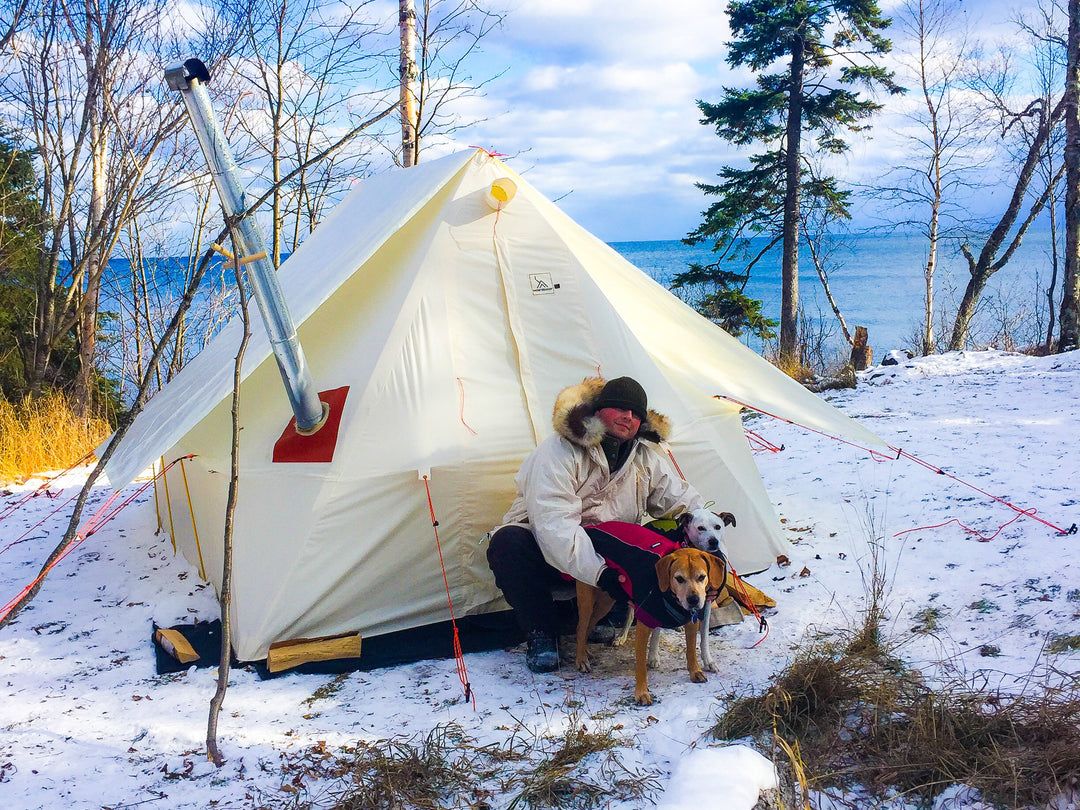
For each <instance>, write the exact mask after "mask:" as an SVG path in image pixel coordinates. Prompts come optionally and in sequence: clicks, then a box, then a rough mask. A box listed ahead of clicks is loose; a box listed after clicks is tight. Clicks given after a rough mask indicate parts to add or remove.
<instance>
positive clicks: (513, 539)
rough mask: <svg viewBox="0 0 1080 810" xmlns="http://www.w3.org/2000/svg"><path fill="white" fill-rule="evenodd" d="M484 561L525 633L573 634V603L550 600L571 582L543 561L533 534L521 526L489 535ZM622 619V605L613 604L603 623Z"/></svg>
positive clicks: (503, 529)
mask: <svg viewBox="0 0 1080 810" xmlns="http://www.w3.org/2000/svg"><path fill="white" fill-rule="evenodd" d="M487 559H488V566H489V567H490V568H491V572H492V573H493V574H494V575H495V584H496V585H498V586H499V589H500V590H501V591H502V592H503V596H504V597H505V598H506V601H507V602H508V603H509V604H510V607H512V608H513V609H514V616H515V618H516V619H517V622H518V624H519V625H520V626H521V629H522V630H523V631H524V632H525V633H526V634H528V633H530V632H532V631H533V630H540V631H543V632H545V633H547V634H549V635H553V636H557V635H560V634H561V633H571V632H573V631H574V628H575V627H576V625H577V603H576V601H574V600H565V601H558V602H556V601H555V599H553V598H552V591H554V590H556V589H563V588H566V587H568V586H572V585H573V584H574V581H573V580H567V579H565V578H564V577H563V575H562V574H560V573H559V571H558V570H557V569H556V568H553V567H552V566H551V565H550V564H549V563H548V561H547V560H545V559H544V554H543V552H541V551H540V546H539V545H537V543H536V538H535V537H533V534H532V532H530V531H529V530H528V529H526V528H523V527H521V526H504V527H503V528H501V529H499V530H498V531H497V532H495V534H493V535H492V536H491V541H490V543H489V545H488V551H487ZM625 616H626V608H625V605H616V606H615V609H613V610H612V611H611V613H609V614H608V615H607V616H606V617H605V618H604V622H605V623H609V622H610V623H612V624H619V623H621V621H622V620H623V619H624V618H625Z"/></svg>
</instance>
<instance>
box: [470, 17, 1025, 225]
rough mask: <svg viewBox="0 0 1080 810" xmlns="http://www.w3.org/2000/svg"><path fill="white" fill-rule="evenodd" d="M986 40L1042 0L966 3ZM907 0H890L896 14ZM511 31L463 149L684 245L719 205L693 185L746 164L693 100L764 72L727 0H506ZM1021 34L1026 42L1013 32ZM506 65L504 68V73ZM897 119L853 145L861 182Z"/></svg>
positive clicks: (486, 61)
mask: <svg viewBox="0 0 1080 810" xmlns="http://www.w3.org/2000/svg"><path fill="white" fill-rule="evenodd" d="M961 5H962V11H961V15H960V16H961V17H963V18H965V19H966V18H967V17H968V12H967V9H972V13H971V15H970V16H971V24H972V27H973V28H974V29H975V31H976V33H977V34H978V36H979V37H980V38H981V39H982V40H983V41H985V42H986V43H988V44H990V43H994V42H998V41H1000V40H1001V39H1002V38H1004V37H1006V36H1008V35H1009V34H1010V32H1011V31H1012V29H1011V27H1010V26H1009V24H1008V21H1009V20H1010V19H1011V18H1013V17H1015V14H1016V11H1017V9H1023V8H1026V9H1028V10H1029V11H1030V9H1031V8H1033V7H1034V4H1033V3H1027V4H1024V3H1018V2H1015V0H989V1H988V2H983V1H982V0H980V2H977V3H976V2H972V0H968V2H966V3H962V4H961ZM896 6H897V3H896V2H883V3H882V8H883V9H884V10H885V12H886V13H891V11H892V10H893V9H894V8H895V7H896ZM496 7H497V8H505V10H506V14H505V20H504V23H503V25H502V27H501V28H500V29H498V30H496V31H494V32H493V33H492V34H490V35H489V36H488V37H487V38H486V39H485V40H484V41H483V43H482V50H483V53H482V54H481V56H480V57H479V58H478V59H477V60H476V61H475V62H473V63H471V64H472V66H473V70H474V76H475V77H477V78H485V77H488V76H496V75H498V74H500V73H501V75H499V76H498V78H496V79H494V80H493V81H491V82H490V84H488V85H486V86H485V89H484V93H483V95H482V96H480V97H478V98H475V99H471V100H469V101H468V102H467V103H465V104H463V105H462V106H461V107H460V108H459V112H461V115H462V118H463V120H466V121H468V120H473V121H478V122H480V123H476V124H474V125H472V126H468V127H466V128H465V129H464V130H462V131H461V132H459V133H457V134H456V135H455V144H456V145H457V146H459V147H460V146H482V147H484V148H487V149H490V150H493V151H495V152H499V153H503V154H506V155H508V156H509V157H510V160H511V165H512V166H513V168H514V169H515V170H516V171H518V172H519V173H523V174H525V175H526V176H527V177H528V178H529V180H530V181H531V182H532V183H534V184H535V185H537V186H538V187H539V188H540V189H541V190H542V191H543V192H544V193H545V194H547V195H548V196H549V197H551V198H553V199H556V200H557V201H558V202H559V204H560V205H561V206H562V207H563V208H564V209H565V210H566V211H567V212H568V213H569V214H570V215H571V216H572V217H574V218H575V219H576V220H578V221H579V222H580V223H581V224H582V225H584V226H585V227H586V228H588V229H590V230H591V231H593V232H594V233H595V234H596V235H598V236H600V237H601V238H602V239H605V240H607V241H634V240H651V239H680V238H682V237H683V236H685V235H686V234H687V233H688V232H690V231H692V230H693V229H694V228H695V227H696V226H697V224H698V222H699V220H700V216H701V212H702V211H704V210H705V208H706V207H707V205H708V201H707V199H706V198H705V196H704V195H703V194H702V193H701V192H700V191H699V190H698V189H697V188H696V187H695V185H694V184H695V183H697V182H711V181H712V180H713V179H714V178H715V176H716V172H717V171H718V170H719V168H720V167H721V166H722V165H724V164H725V162H733V161H737V160H738V155H737V153H735V152H734V151H733V150H732V149H731V147H729V146H728V145H727V144H725V143H724V142H722V141H721V140H720V139H719V138H718V137H717V136H716V135H715V134H713V132H712V129H711V128H710V127H706V126H703V125H702V124H700V123H699V119H700V112H699V110H698V108H697V106H696V100H698V99H703V100H707V101H717V100H719V99H720V98H721V95H722V92H723V88H724V87H725V86H727V87H750V86H751V85H752V81H753V77H752V75H751V74H750V73H749V72H748V71H745V70H739V71H733V70H732V69H731V68H730V67H729V66H728V65H727V64H726V63H725V58H726V55H727V46H726V43H727V41H728V40H729V38H730V34H729V30H728V27H727V18H726V15H725V13H724V8H725V7H726V3H724V2H717V1H716V0H687V2H684V3H679V4H678V5H677V12H676V7H675V6H673V7H672V11H673V12H676V13H666V14H665V13H659V12H658V8H659V7H660V6H659V5H658V4H657V3H656V0H622V2H619V3H617V4H616V3H611V2H608V0H528V1H527V2H526V0H506V2H505V4H504V5H501V6H499V5H497V6H496ZM1013 39H1014V40H1015V37H1013ZM503 71H505V72H503ZM899 125H900V122H899V121H897V120H896V119H894V118H889V117H888V116H886V117H884V118H882V119H880V120H879V122H878V123H877V124H876V125H875V128H874V130H873V132H874V135H875V140H874V141H871V142H865V143H863V142H860V137H858V136H857V137H856V138H855V139H854V140H853V143H852V145H853V149H852V154H851V157H850V159H849V166H850V168H851V172H852V176H857V177H860V178H866V179H868V180H869V179H872V178H873V177H874V176H875V174H877V173H880V170H881V166H882V162H883V161H884V160H885V159H886V158H887V157H888V156H889V155H892V154H895V153H896V151H897V150H898V149H900V148H901V147H899V146H898V145H897V144H896V143H895V141H893V142H890V132H892V131H893V130H894V128H895V127H896V126H899Z"/></svg>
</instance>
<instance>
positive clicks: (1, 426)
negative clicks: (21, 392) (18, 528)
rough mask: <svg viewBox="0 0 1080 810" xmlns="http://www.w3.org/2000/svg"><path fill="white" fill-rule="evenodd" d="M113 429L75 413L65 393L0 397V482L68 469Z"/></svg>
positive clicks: (21, 479)
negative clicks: (12, 398) (16, 398)
mask: <svg viewBox="0 0 1080 810" xmlns="http://www.w3.org/2000/svg"><path fill="white" fill-rule="evenodd" d="M111 431H112V428H111V427H110V426H109V423H108V422H107V421H106V420H104V419H101V418H98V417H95V416H90V417H80V416H76V415H75V413H74V411H73V410H72V408H71V405H70V403H69V402H68V400H67V398H66V397H65V396H64V395H63V394H59V393H52V394H47V395H45V396H42V397H39V398H38V399H29V398H28V399H24V400H22V401H21V402H16V403H11V402H8V401H6V400H3V399H0V483H10V482H12V481H24V480H26V479H27V478H28V477H30V476H31V475H33V474H34V473H38V472H42V471H45V470H64V469H67V468H68V467H70V466H71V465H72V464H74V463H75V462H77V461H78V460H79V459H80V458H82V457H83V456H85V455H86V454H87V453H89V452H90V451H91V450H93V449H94V448H95V447H96V446H97V445H98V444H100V443H101V441H102V440H104V439H105V438H106V437H107V436H108V435H109V433H110V432H111Z"/></svg>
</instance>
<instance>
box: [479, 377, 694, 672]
mask: <svg viewBox="0 0 1080 810" xmlns="http://www.w3.org/2000/svg"><path fill="white" fill-rule="evenodd" d="M552 423H553V425H554V427H555V433H554V435H552V436H549V437H548V438H547V439H545V440H544V441H542V442H540V444H539V445H538V446H537V448H536V449H535V450H534V451H533V452H532V453H530V454H529V456H528V457H527V458H526V459H525V461H524V462H523V463H522V465H521V469H520V470H518V474H517V476H516V477H515V478H514V482H515V484H516V486H517V497H516V498H515V500H514V503H513V505H512V506H511V507H510V510H509V511H508V512H507V513H506V515H505V516H504V517H503V525H502V526H500V527H498V528H497V529H496V530H495V531H494V533H493V534H492V536H491V544H490V546H489V547H488V554H487V557H488V565H490V566H491V570H492V572H493V573H494V574H495V583H496V584H497V585H498V586H499V588H500V589H501V590H502V592H503V595H504V596H505V597H506V601H507V602H509V603H510V606H511V607H512V608H513V609H514V613H515V616H516V618H517V620H518V623H519V624H520V626H521V629H522V630H524V631H525V634H526V639H527V645H528V649H527V652H526V656H525V663H526V665H527V666H528V667H529V669H530V670H532V671H533V672H551V671H553V670H555V669H557V668H558V666H559V650H558V643H557V639H558V617H557V613H556V610H555V606H554V601H553V598H552V591H553V590H554V589H555V588H557V587H559V586H561V585H565V584H566V582H567V580H566V578H565V577H563V574H567V575H569V576H570V577H573V578H574V579H576V580H580V581H581V582H587V583H589V584H591V585H597V586H598V587H601V588H603V589H604V590H605V591H607V592H608V593H609V594H611V595H612V596H613V597H615V598H616V599H619V600H622V601H625V599H626V594H625V592H624V590H623V588H622V587H621V586H620V584H619V574H618V573H617V572H616V570H615V569H613V568H608V567H607V566H606V564H605V563H604V559H603V558H602V557H601V556H600V555H598V554H597V553H596V551H595V550H594V549H593V546H592V542H591V541H590V540H589V536H588V534H586V532H585V529H584V528H583V527H584V526H590V525H593V524H596V523H600V522H602V521H606V520H621V521H627V522H631V523H639V522H641V521H642V519H644V518H646V517H649V518H661V517H676V516H677V515H679V514H681V513H682V512H684V511H687V510H692V509H697V508H700V507H701V506H703V501H702V498H701V496H700V495H699V494H698V492H697V491H696V490H695V489H694V488H693V487H692V486H690V485H689V484H688V483H687V482H686V481H684V480H683V479H682V478H681V476H679V474H678V473H677V472H676V470H675V468H674V466H673V464H672V463H671V461H670V460H669V458H668V456H667V454H666V453H664V451H663V450H661V448H660V447H659V442H661V441H663V440H664V439H666V438H667V436H668V435H669V433H670V425H669V423H668V421H667V419H666V418H665V417H663V416H661V415H660V414H658V413H656V412H655V411H650V410H649V409H648V399H647V397H646V394H645V390H644V389H643V388H642V387H641V385H640V384H639V383H638V382H637V381H636V380H633V379H631V378H630V377H618V378H617V379H614V380H610V381H608V382H605V381H604V380H602V379H600V378H592V379H587V380H584V381H583V382H582V383H581V384H580V385H575V386H571V387H570V388H567V389H565V390H564V391H562V393H560V394H559V396H558V397H557V398H556V400H555V412H554V416H553V419H552Z"/></svg>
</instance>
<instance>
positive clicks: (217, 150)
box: [165, 59, 327, 435]
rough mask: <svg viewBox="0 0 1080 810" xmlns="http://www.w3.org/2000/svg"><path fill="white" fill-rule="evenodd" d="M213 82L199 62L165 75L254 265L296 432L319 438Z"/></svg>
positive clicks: (302, 363)
mask: <svg viewBox="0 0 1080 810" xmlns="http://www.w3.org/2000/svg"><path fill="white" fill-rule="evenodd" d="M209 81H210V72H209V71H208V70H207V69H206V65H204V64H203V63H202V62H201V61H200V60H198V59H187V60H186V61H184V62H183V63H182V64H175V65H171V66H169V67H168V68H166V69H165V83H166V84H167V85H168V86H169V88H170V89H171V90H179V91H180V95H181V97H182V98H183V99H184V105H185V106H186V107H187V111H188V116H189V117H190V118H191V123H192V126H193V127H194V128H195V134H196V135H197V136H198V138H199V145H200V146H201V147H202V151H203V154H204V155H205V156H206V162H207V164H208V165H209V166H210V174H211V176H212V177H213V180H214V187H215V188H216V189H217V193H218V197H220V198H221V207H222V209H223V210H224V211H225V217H226V220H228V221H230V222H231V223H233V227H232V228H231V231H232V233H233V238H234V239H235V240H236V244H235V245H234V247H235V249H236V251H237V253H238V256H237V260H238V261H240V262H241V263H243V264H247V265H248V278H250V279H251V286H252V290H253V292H254V294H255V301H256V303H257V304H258V305H259V312H260V313H261V314H262V319H263V323H264V324H265V325H266V332H267V335H268V336H269V338H270V347H271V349H272V350H273V352H274V358H275V359H276V360H277V364H278V371H280V372H281V380H282V382H284V383H285V391H286V393H287V394H288V397H289V404H290V406H291V407H292V411H293V413H294V414H295V415H296V431H297V432H298V433H301V434H304V435H308V434H311V433H315V432H316V431H317V430H318V429H319V428H320V427H322V425H323V422H325V421H326V415H327V409H326V408H325V407H324V406H323V403H322V402H321V401H320V400H319V395H318V392H316V391H315V386H314V383H313V382H312V379H311V370H310V369H309V368H308V364H307V359H306V358H305V357H304V349H303V347H302V346H301V345H300V340H299V338H297V336H296V327H295V326H294V325H293V321H292V316H291V315H290V314H289V308H288V306H287V305H286V303H285V298H284V296H283V295H282V294H281V287H280V286H279V285H278V279H277V272H276V271H275V270H274V266H273V265H272V264H271V263H270V260H269V259H268V258H267V253H266V245H265V243H264V242H263V237H262V232H261V231H260V230H259V225H258V223H257V222H256V221H255V218H254V217H253V216H251V215H248V216H244V217H241V215H242V214H243V213H244V211H246V210H247V203H246V202H245V198H244V190H243V189H242V188H241V187H240V180H239V177H238V174H239V172H238V171H237V168H236V162H235V161H234V160H233V156H232V151H231V150H230V148H229V142H228V141H227V140H226V139H225V133H224V132H223V131H222V129H221V125H220V124H219V123H218V120H217V118H216V117H215V115H214V109H213V107H212V106H211V104H210V95H209V94H208V93H207V92H206V85H207V84H208V83H209Z"/></svg>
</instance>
